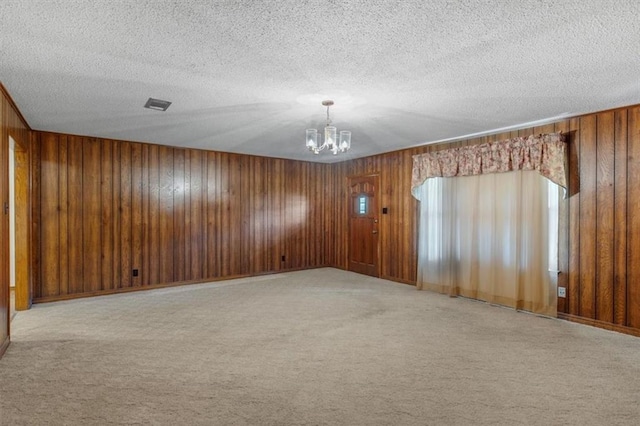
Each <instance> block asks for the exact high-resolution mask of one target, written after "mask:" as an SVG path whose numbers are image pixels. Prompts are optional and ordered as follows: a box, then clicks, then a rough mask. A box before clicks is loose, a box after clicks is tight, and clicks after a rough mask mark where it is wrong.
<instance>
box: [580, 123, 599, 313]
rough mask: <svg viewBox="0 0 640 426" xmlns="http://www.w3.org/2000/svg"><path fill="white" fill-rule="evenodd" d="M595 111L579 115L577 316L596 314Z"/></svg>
mask: <svg viewBox="0 0 640 426" xmlns="http://www.w3.org/2000/svg"><path fill="white" fill-rule="evenodd" d="M596 135H597V121H596V116H595V115H589V116H586V117H582V118H581V119H580V316H583V317H585V318H595V305H596V304H595V300H596V299H595V296H596V269H597V266H596V243H597V242H596V235H597V220H596V218H597V210H596V209H597V204H596V191H597V187H596V173H594V172H596V170H597V163H596V161H597V153H596V137H597V136H596Z"/></svg>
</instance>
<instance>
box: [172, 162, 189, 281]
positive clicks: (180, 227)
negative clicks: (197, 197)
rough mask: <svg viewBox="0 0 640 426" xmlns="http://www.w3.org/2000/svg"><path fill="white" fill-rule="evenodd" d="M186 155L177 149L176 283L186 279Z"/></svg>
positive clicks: (174, 168)
mask: <svg viewBox="0 0 640 426" xmlns="http://www.w3.org/2000/svg"><path fill="white" fill-rule="evenodd" d="M184 153H185V151H184V150H182V149H176V150H174V157H173V188H174V193H173V229H174V235H175V240H174V241H175V247H174V254H175V255H174V258H173V270H174V273H175V280H176V281H184V280H185V279H186V278H185V277H186V275H185V274H186V264H185V261H184V257H185V252H186V250H187V247H186V240H185V229H184V214H185V197H184V194H185V191H184Z"/></svg>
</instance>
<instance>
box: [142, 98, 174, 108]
mask: <svg viewBox="0 0 640 426" xmlns="http://www.w3.org/2000/svg"><path fill="white" fill-rule="evenodd" d="M169 105H171V102H169V101H163V100H162V99H153V98H149V100H148V101H147V103H146V104H144V107H145V108H149V109H155V110H156V111H166V110H167V108H169Z"/></svg>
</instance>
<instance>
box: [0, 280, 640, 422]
mask: <svg viewBox="0 0 640 426" xmlns="http://www.w3.org/2000/svg"><path fill="white" fill-rule="evenodd" d="M12 340H13V343H12V345H11V346H10V348H9V350H8V351H7V353H6V355H5V357H4V358H3V359H2V360H0V424H2V425H31V424H34V425H43V424H50V425H57V424H65V425H76V424H78V425H94V424H95V425H107V424H162V425H192V424H201V425H214V424H215V425H227V424H229V425H233V424H254V425H289V424H294V425H321V424H344V425H376V424H385V425H403V424H405V425H464V424H473V425H483V424H486V425H495V424H505V425H519V424H522V425H536V424H537V425H605V424H606V425H614V424H629V425H637V424H640V339H638V338H634V337H630V336H626V335H622V334H617V333H613V332H608V331H604V330H599V329H595V328H591V327H587V326H581V325H577V324H572V323H568V322H564V321H560V320H553V319H547V318H540V317H537V316H534V315H529V314H525V313H518V312H514V311H511V310H508V309H504V308H499V307H494V306H490V305H487V304H483V303H479V302H474V301H470V300H465V299H451V298H449V297H446V296H442V295H439V294H434V293H428V292H418V291H416V290H415V289H414V288H413V287H411V286H407V285H403V284H395V283H391V282H389V281H384V280H379V279H374V278H368V277H364V276H360V275H356V274H352V273H348V272H344V271H339V270H335V269H317V270H312V271H304V272H296V273H286V274H281V275H272V276H264V277H257V278H251V279H242V280H235V281H226V282H222V283H212V284H203V285H195V286H187V287H177V288H171V289H164V290H154V291H146V292H138V293H130V294H122V295H115V296H105V297H98V298H93V299H82V300H74V301H68V302H58V303H50V304H41V305H35V306H34V308H33V309H32V310H30V311H27V312H18V314H17V316H16V318H15V319H14V321H13V322H12Z"/></svg>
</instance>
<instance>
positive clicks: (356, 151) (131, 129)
mask: <svg viewBox="0 0 640 426" xmlns="http://www.w3.org/2000/svg"><path fill="white" fill-rule="evenodd" d="M0 52H1V62H0V81H2V83H3V84H4V85H5V87H6V88H7V90H8V91H9V93H10V94H11V95H12V97H13V99H14V100H15V102H16V104H17V105H18V107H19V108H20V110H21V111H22V113H23V115H24V116H25V118H26V119H27V121H28V122H29V124H30V125H31V127H32V128H34V129H38V130H49V131H56V132H64V133H71V134H79V135H89V136H99V137H106V138H115V139H125V140H132V141H142V142H153V143H159V144H166V145H173V146H184V147H193V148H204V149H210V150H218V151H228V152H238V153H245V154H256V155H268V156H275V157H283V158H292V159H299V160H309V161H323V162H332V161H340V160H344V159H351V158H357V157H362V156H366V155H371V154H376V153H381V152H387V151H392V150H396V149H400V148H404V147H408V146H414V145H420V144H424V143H429V142H434V141H438V140H443V139H448V138H456V137H461V136H465V135H470V134H474V133H479V132H487V131H491V130H495V129H500V128H504V127H509V126H518V125H522V124H524V123H529V122H534V121H538V120H546V119H550V118H554V117H560V116H566V115H576V114H580V113H585V112H593V111H598V110H603V109H608V108H613V107H618V106H624V105H630V104H636V103H640V1H638V0H610V1H607V0H600V1H596V0H535V1H533V0H529V1H525V0H496V1H489V0H464V1H463V0H460V1H452V0H433V1H426V0H425V1H419V0H406V1H388V0H387V1H384V0H345V1H339V0H325V1H315V0H311V1H297V0H281V1H276V0H271V1H257V0H256V1H251V0H248V1H240V0H234V1H195V0H191V1H189V0H183V1H178V0H176V1H152V0H131V1H106V0H102V1H97V0H86V1H81V0H67V1H64V0H58V1H42V0H21V1H16V0H3V1H2V2H0ZM149 97H153V98H159V99H165V100H169V101H171V102H173V104H172V105H171V107H170V108H169V109H168V110H167V111H166V112H157V111H152V110H148V109H144V108H143V105H144V104H145V102H146V100H147V98H149ZM325 98H331V99H333V100H334V101H335V103H336V104H335V106H334V107H332V109H331V111H332V119H333V121H334V124H335V125H336V126H337V127H338V130H351V131H352V132H353V136H352V138H353V142H352V143H353V146H352V149H351V151H349V152H348V153H347V154H346V155H339V156H337V157H334V156H333V155H331V154H328V153H323V154H321V155H320V156H314V155H313V154H311V153H309V152H308V151H306V150H305V148H304V130H305V129H306V128H308V127H316V128H319V129H320V128H322V127H323V125H324V119H325V114H326V111H325V109H324V108H323V107H322V105H321V104H320V102H321V101H322V100H323V99H325Z"/></svg>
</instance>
